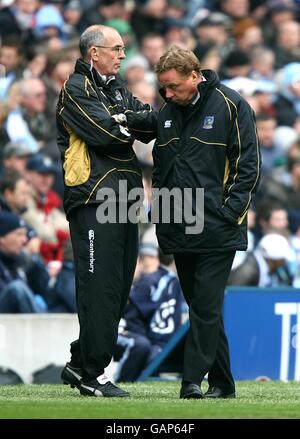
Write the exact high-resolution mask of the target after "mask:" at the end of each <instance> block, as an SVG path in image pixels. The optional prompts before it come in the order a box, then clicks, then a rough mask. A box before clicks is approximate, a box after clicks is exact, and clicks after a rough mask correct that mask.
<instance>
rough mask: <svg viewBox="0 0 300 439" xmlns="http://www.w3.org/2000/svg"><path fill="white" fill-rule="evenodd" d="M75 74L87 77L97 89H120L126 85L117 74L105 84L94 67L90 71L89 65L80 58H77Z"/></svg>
mask: <svg viewBox="0 0 300 439" xmlns="http://www.w3.org/2000/svg"><path fill="white" fill-rule="evenodd" d="M75 73H79V74H81V75H84V76H87V77H88V78H89V79H90V80H91V81H92V82H94V81H95V83H96V85H97V87H102V88H105V87H109V88H114V89H116V88H122V87H124V86H125V85H126V84H127V82H126V81H125V80H124V79H123V78H122V77H121V76H120V75H119V74H117V75H116V76H115V79H114V80H110V81H108V83H107V84H106V83H105V81H104V80H103V79H104V78H103V77H102V75H100V74H99V73H98V71H97V70H96V69H95V68H94V67H93V68H92V70H91V65H90V64H89V63H86V62H85V61H83V59H82V58H79V59H78V60H77V61H76V64H75Z"/></svg>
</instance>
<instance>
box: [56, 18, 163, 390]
mask: <svg viewBox="0 0 300 439" xmlns="http://www.w3.org/2000/svg"><path fill="white" fill-rule="evenodd" d="M79 47H80V51H81V55H82V58H80V59H78V60H77V63H76V66H75V71H74V73H73V74H72V75H70V77H69V79H68V80H67V81H66V83H65V84H64V86H63V89H62V91H61V94H60V98H59V102H58V107H57V127H58V146H59V149H60V152H61V158H62V166H63V171H64V183H65V196H64V208H65V211H66V214H67V218H68V220H69V223H70V231H71V239H72V245H73V251H74V261H75V269H76V294H77V306H78V316H79V324H80V335H79V340H76V341H74V342H73V343H72V344H71V361H70V363H67V364H66V366H65V368H64V369H63V371H62V379H63V381H64V382H65V383H66V384H70V385H71V386H73V387H74V386H76V387H78V388H79V390H80V393H81V394H82V395H88V396H104V397H126V396H129V394H128V393H127V392H125V391H124V390H122V389H120V388H118V387H117V386H115V385H114V384H113V383H112V382H111V381H110V380H109V379H108V378H107V377H106V376H105V375H104V369H105V368H106V367H107V366H108V364H109V363H110V361H111V358H112V352H113V349H114V346H115V343H116V341H117V329H118V323H119V320H120V318H121V315H122V312H123V309H124V307H125V305H126V303H127V299H128V295H129V291H130V287H131V283H132V279H133V274H134V270H135V266H136V260H137V254H138V229H137V224H136V223H135V224H134V223H133V222H129V221H128V220H127V222H126V223H125V224H124V223H121V220H120V219H119V218H116V220H115V221H114V222H112V221H110V220H109V221H108V222H105V223H103V222H102V221H100V220H99V214H98V212H99V211H98V209H99V208H100V204H99V203H100V200H99V193H98V196H97V191H98V190H99V189H108V190H109V191H110V192H109V193H110V194H111V193H112V192H113V194H114V197H113V196H109V197H108V202H109V203H111V204H112V205H113V206H114V208H115V211H116V212H118V211H119V207H120V205H121V204H122V197H121V195H120V193H119V187H120V185H124V186H126V187H127V189H128V191H130V190H131V189H134V188H142V175H141V169H140V168H139V165H138V161H137V158H136V156H135V153H134V151H133V149H132V144H133V142H134V140H135V139H139V140H141V141H143V142H148V141H150V140H151V139H152V138H153V137H154V136H155V133H154V132H153V131H152V132H150V131H149V130H146V131H138V128H139V123H140V121H139V119H143V120H144V119H147V118H149V126H152V125H153V120H154V121H155V120H156V115H155V113H154V112H152V109H151V106H150V105H148V104H147V105H144V104H142V103H141V102H140V101H138V100H137V99H136V98H134V97H133V95H132V94H131V93H130V92H129V91H128V90H127V88H125V82H124V81H123V80H122V79H121V77H120V76H119V75H118V72H119V69H120V65H121V62H122V61H123V60H124V59H125V47H124V43H123V41H122V38H121V36H120V34H119V33H118V32H117V31H116V30H115V29H113V28H111V27H107V26H102V25H94V26H90V27H89V28H87V29H86V30H85V31H84V32H83V34H82V35H81V37H80V42H79ZM125 112H126V116H125V114H124V113H125ZM120 114H121V116H120ZM128 128H130V132H129V130H128ZM132 133H134V134H132ZM125 190H126V189H125ZM102 201H103V200H102ZM125 206H126V207H125V208H126V209H127V210H126V214H127V213H128V209H129V204H128V206H127V203H125ZM99 210H100V209H99ZM97 211H98V212H97ZM97 214H98V216H97ZM127 218H128V215H127ZM97 219H98V221H97ZM100 219H101V218H100ZM100 222H101V223H100Z"/></svg>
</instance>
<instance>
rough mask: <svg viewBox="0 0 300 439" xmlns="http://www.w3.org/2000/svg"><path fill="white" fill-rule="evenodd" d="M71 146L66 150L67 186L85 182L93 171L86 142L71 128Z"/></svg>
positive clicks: (65, 177) (69, 130)
mask: <svg viewBox="0 0 300 439" xmlns="http://www.w3.org/2000/svg"><path fill="white" fill-rule="evenodd" d="M67 130H68V132H69V135H70V139H69V147H68V148H67V150H66V152H65V159H64V165H63V168H64V171H65V176H64V180H65V184H66V186H78V185H80V184H83V183H85V182H86V181H87V180H88V179H89V177H90V173H91V161H90V156H89V152H88V148H87V146H86V143H85V142H84V141H83V140H81V139H79V137H77V136H76V134H74V133H73V132H72V131H71V129H70V128H68V127H67Z"/></svg>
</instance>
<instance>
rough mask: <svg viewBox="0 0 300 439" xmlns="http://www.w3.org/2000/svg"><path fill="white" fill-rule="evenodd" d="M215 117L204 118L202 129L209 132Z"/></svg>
mask: <svg viewBox="0 0 300 439" xmlns="http://www.w3.org/2000/svg"><path fill="white" fill-rule="evenodd" d="M214 120H215V116H205V118H204V121H203V128H204V129H205V130H211V129H212V128H213V125H214Z"/></svg>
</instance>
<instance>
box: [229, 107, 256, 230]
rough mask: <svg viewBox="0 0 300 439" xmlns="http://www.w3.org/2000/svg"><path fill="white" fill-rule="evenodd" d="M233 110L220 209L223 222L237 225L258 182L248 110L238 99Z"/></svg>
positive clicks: (252, 125)
mask: <svg viewBox="0 0 300 439" xmlns="http://www.w3.org/2000/svg"><path fill="white" fill-rule="evenodd" d="M235 110H236V111H235V115H234V119H233V123H232V127H231V132H230V138H229V143H228V149H227V158H228V162H229V175H228V179H227V182H226V185H225V189H224V197H223V209H222V210H223V214H224V217H225V218H226V220H227V221H229V222H230V223H233V224H236V223H238V224H241V223H242V222H243V220H244V218H245V216H246V214H247V212H248V209H249V206H250V203H251V200H252V196H253V194H254V193H255V191H256V189H257V186H258V183H259V179H260V167H261V159H260V149H259V143H258V138H257V133H256V125H255V117H254V113H253V111H252V109H251V107H250V106H249V105H248V103H247V102H246V101H245V100H240V101H239V102H238V104H237V105H236V106H235Z"/></svg>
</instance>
